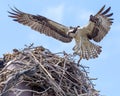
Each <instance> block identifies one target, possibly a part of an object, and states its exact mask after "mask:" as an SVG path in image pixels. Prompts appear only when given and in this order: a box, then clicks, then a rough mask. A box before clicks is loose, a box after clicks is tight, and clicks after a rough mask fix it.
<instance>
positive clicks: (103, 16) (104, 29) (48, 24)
mask: <svg viewBox="0 0 120 96" xmlns="http://www.w3.org/2000/svg"><path fill="white" fill-rule="evenodd" d="M110 9H111V7H109V8H107V9H106V10H105V5H104V6H103V7H102V8H101V9H100V10H99V11H98V12H97V14H95V15H90V19H89V22H88V24H87V26H83V27H79V26H77V27H67V26H64V25H62V24H59V23H57V22H55V21H53V20H50V19H48V18H46V17H44V16H41V15H32V14H28V13H24V12H22V11H20V10H18V9H17V8H15V9H12V8H11V10H12V11H13V12H9V13H10V14H11V15H9V17H12V18H14V19H13V20H14V21H17V22H19V23H21V24H23V25H27V26H30V27H31V28H32V29H33V30H36V31H38V32H40V33H43V34H46V35H47V36H51V37H53V38H55V39H57V40H60V41H62V42H65V43H68V42H71V41H72V39H74V40H75V42H76V45H75V46H74V48H73V50H74V54H77V55H79V56H80V59H87V60H88V59H90V58H96V57H98V55H99V54H100V52H101V46H98V45H96V44H94V43H92V42H91V40H93V41H95V42H100V41H101V40H102V39H103V37H104V36H105V35H106V34H107V33H108V31H109V30H110V26H111V25H112V23H113V18H110V17H111V16H112V15H113V13H108V12H109V11H110Z"/></svg>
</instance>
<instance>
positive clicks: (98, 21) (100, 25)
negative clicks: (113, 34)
mask: <svg viewBox="0 0 120 96" xmlns="http://www.w3.org/2000/svg"><path fill="white" fill-rule="evenodd" d="M104 9H105V5H104V6H103V7H102V8H101V9H100V10H99V12H98V13H97V14H96V15H95V16H92V15H91V17H90V21H92V22H94V23H95V26H94V28H93V31H92V32H91V39H93V40H94V41H96V42H100V41H101V40H102V39H103V37H104V36H105V35H106V34H107V33H108V32H109V30H110V27H111V25H112V23H113V18H111V16H112V15H113V13H109V14H108V12H109V11H110V9H111V7H109V8H108V9H106V10H104Z"/></svg>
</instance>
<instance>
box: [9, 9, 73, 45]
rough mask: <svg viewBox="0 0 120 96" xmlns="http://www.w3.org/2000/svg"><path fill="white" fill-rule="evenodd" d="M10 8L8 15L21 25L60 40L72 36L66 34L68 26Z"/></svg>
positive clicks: (69, 38) (67, 40) (65, 39)
mask: <svg viewBox="0 0 120 96" xmlns="http://www.w3.org/2000/svg"><path fill="white" fill-rule="evenodd" d="M11 10H12V11H13V12H9V13H10V14H11V15H9V17H12V18H14V19H13V20H14V21H17V22H19V23H21V24H23V25H27V26H30V27H31V28H32V29H33V30H36V31H38V32H40V33H44V34H46V35H48V36H52V37H53V38H55V39H58V40H60V41H62V42H66V43H67V42H70V41H71V40H72V38H71V37H69V36H68V35H67V31H68V30H69V28H68V27H66V26H64V25H61V24H59V23H57V22H54V21H52V20H50V19H48V18H46V17H44V16H41V15H32V14H27V13H24V12H22V11H20V10H18V9H17V8H15V9H12V8H11Z"/></svg>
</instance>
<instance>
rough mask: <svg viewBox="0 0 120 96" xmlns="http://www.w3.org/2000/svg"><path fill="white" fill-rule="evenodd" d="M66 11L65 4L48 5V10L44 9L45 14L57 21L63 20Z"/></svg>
mask: <svg viewBox="0 0 120 96" xmlns="http://www.w3.org/2000/svg"><path fill="white" fill-rule="evenodd" d="M63 12H64V4H60V5H57V6H52V7H47V10H45V11H44V13H43V15H44V16H46V17H48V18H49V19H52V20H54V21H56V22H60V23H61V22H62V18H63Z"/></svg>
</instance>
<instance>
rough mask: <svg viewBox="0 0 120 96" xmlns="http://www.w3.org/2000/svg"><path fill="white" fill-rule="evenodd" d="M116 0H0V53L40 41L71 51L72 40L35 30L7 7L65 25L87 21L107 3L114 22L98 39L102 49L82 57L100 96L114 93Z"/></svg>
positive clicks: (118, 29) (119, 24)
mask: <svg viewBox="0 0 120 96" xmlns="http://www.w3.org/2000/svg"><path fill="white" fill-rule="evenodd" d="M119 3H120V1H118V0H1V1H0V13H1V16H0V32H1V36H0V46H1V47H0V57H2V55H3V54H4V53H10V52H12V49H13V48H17V49H23V48H24V45H25V44H27V45H29V44H30V43H34V44H35V46H38V45H42V46H44V47H46V48H48V49H50V50H51V51H52V52H61V51H63V50H65V51H66V52H68V53H71V54H72V52H73V51H72V47H73V46H74V41H73V42H71V43H68V44H66V43H62V42H60V41H58V40H55V39H53V38H50V37H48V36H45V35H43V34H39V33H38V32H36V31H34V30H31V29H30V28H29V27H26V26H23V25H21V24H19V23H16V22H14V21H12V19H11V18H9V17H8V13H7V11H10V8H9V7H14V6H15V7H17V8H18V9H20V10H22V11H24V12H27V13H31V14H40V15H43V16H46V17H48V18H49V19H52V20H54V21H56V22H59V23H61V24H64V25H66V26H78V25H80V26H83V25H85V24H87V22H88V20H89V16H90V14H95V13H96V12H97V11H98V10H99V9H100V8H101V7H102V6H103V5H104V4H105V5H106V7H109V6H111V7H112V9H111V12H113V13H114V16H113V18H114V19H115V20H114V23H113V25H112V27H111V30H110V32H109V34H107V36H106V37H105V38H104V39H103V40H102V41H101V42H100V43H99V45H101V46H102V53H101V54H100V56H99V58H97V59H93V60H89V61H87V60H82V61H81V63H82V64H84V65H86V66H89V67H90V69H89V71H90V74H89V75H90V76H91V77H95V78H98V80H96V81H94V83H95V84H96V89H98V90H100V91H101V93H100V94H101V95H103V96H118V95H119V91H120V87H119V86H120V75H119V73H120V69H119V68H120V64H119V62H120V61H119V59H120V57H119V55H120V50H119V49H120V43H119V42H120V37H119V36H120V12H119V10H120V7H119Z"/></svg>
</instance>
